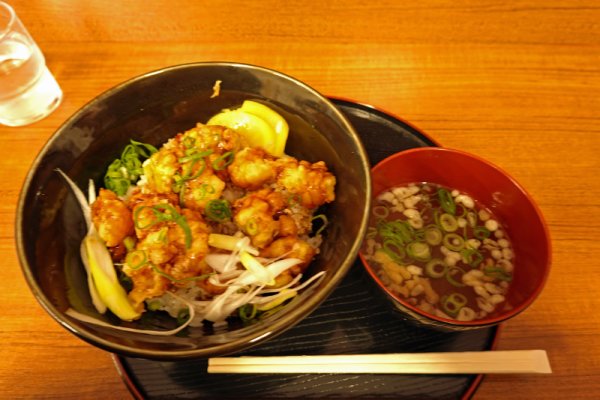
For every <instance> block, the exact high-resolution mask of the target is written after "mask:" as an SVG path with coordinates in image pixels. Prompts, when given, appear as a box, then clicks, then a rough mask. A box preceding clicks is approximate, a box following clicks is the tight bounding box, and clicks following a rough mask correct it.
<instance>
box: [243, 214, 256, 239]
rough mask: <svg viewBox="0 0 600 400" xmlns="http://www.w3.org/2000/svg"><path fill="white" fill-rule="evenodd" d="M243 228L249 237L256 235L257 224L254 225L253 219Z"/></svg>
mask: <svg viewBox="0 0 600 400" xmlns="http://www.w3.org/2000/svg"><path fill="white" fill-rule="evenodd" d="M244 228H245V229H246V232H248V235H250V236H254V235H256V234H257V233H258V224H257V223H256V220H255V219H254V218H252V219H250V220H249V221H248V222H247V223H246V226H245V227H244Z"/></svg>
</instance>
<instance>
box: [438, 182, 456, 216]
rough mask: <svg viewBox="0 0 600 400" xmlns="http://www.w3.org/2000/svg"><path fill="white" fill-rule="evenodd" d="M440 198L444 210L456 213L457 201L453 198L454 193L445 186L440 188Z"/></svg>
mask: <svg viewBox="0 0 600 400" xmlns="http://www.w3.org/2000/svg"><path fill="white" fill-rule="evenodd" d="M438 198H439V199H440V205H441V206H442V208H443V209H444V211H446V212H447V213H449V214H452V215H455V214H456V203H455V202H454V199H453V198H452V194H450V192H449V191H448V190H446V189H443V188H441V189H439V190H438Z"/></svg>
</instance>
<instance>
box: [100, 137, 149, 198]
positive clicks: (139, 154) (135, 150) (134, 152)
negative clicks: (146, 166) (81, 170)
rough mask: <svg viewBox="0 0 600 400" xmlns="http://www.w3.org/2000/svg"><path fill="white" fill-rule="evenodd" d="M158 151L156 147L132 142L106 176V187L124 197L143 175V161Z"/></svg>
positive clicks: (113, 163)
mask: <svg viewBox="0 0 600 400" xmlns="http://www.w3.org/2000/svg"><path fill="white" fill-rule="evenodd" d="M156 152H157V150H156V148H155V147H154V146H152V145H149V144H146V143H141V142H137V141H135V140H130V143H129V144H128V145H127V146H125V148H124V149H123V152H122V153H121V157H120V158H117V159H115V160H114V161H113V162H112V163H111V164H110V165H109V166H108V169H107V171H106V174H105V175H104V186H105V187H106V188H107V189H109V190H112V191H113V192H115V193H116V194H117V195H119V196H124V195H125V194H126V193H127V189H129V186H131V185H132V184H133V183H134V182H136V181H137V180H138V178H139V176H140V175H141V174H142V173H143V169H142V160H144V159H147V158H149V157H150V156H151V155H152V154H154V153H156Z"/></svg>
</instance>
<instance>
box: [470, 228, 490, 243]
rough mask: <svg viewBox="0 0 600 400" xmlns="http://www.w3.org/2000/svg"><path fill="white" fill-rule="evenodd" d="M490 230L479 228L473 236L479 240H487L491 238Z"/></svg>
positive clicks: (474, 231)
mask: <svg viewBox="0 0 600 400" xmlns="http://www.w3.org/2000/svg"><path fill="white" fill-rule="evenodd" d="M490 234H491V232H490V230H489V229H488V228H486V227H485V226H477V227H475V229H473V236H475V237H476V238H477V239H479V240H483V239H487V238H489V237H490Z"/></svg>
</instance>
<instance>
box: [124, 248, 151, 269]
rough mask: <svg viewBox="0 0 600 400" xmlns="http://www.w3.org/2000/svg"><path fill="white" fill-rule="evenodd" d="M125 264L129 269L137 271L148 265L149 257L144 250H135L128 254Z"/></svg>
mask: <svg viewBox="0 0 600 400" xmlns="http://www.w3.org/2000/svg"><path fill="white" fill-rule="evenodd" d="M125 262H126V263H127V265H128V266H129V268H131V269H133V270H136V269H140V268H142V267H143V266H145V265H146V264H148V257H147V256H146V252H145V251H144V250H134V251H130V252H129V253H127V256H126V257H125Z"/></svg>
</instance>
